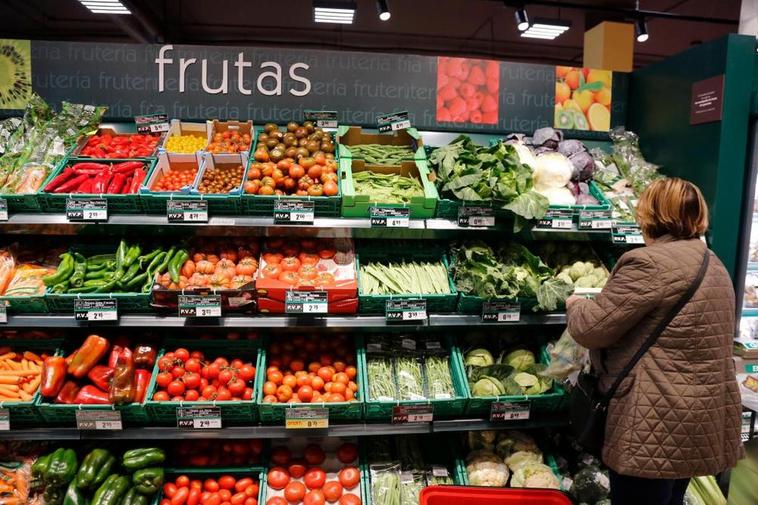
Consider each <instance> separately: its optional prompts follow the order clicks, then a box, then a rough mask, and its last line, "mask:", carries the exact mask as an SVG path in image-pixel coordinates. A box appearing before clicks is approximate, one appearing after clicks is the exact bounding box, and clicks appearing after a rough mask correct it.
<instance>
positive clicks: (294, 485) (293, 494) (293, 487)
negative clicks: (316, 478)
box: [284, 481, 306, 503]
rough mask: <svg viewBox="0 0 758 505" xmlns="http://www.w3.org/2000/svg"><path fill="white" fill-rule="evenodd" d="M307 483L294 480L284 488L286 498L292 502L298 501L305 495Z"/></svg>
mask: <svg viewBox="0 0 758 505" xmlns="http://www.w3.org/2000/svg"><path fill="white" fill-rule="evenodd" d="M305 492H306V491H305V485H304V484H303V483H302V482H297V481H293V482H290V483H289V484H287V487H285V488H284V498H286V499H287V501H288V502H290V503H298V502H300V501H301V500H302V499H303V497H304V496H305Z"/></svg>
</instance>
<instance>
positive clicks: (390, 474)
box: [371, 468, 418, 505]
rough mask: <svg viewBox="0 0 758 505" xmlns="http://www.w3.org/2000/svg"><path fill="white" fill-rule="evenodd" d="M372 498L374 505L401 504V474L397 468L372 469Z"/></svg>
mask: <svg viewBox="0 0 758 505" xmlns="http://www.w3.org/2000/svg"><path fill="white" fill-rule="evenodd" d="M371 498H372V501H373V503H374V505H400V476H399V475H398V474H397V472H396V471H395V470H393V469H384V470H375V469H374V468H372V469H371ZM417 503H418V502H417Z"/></svg>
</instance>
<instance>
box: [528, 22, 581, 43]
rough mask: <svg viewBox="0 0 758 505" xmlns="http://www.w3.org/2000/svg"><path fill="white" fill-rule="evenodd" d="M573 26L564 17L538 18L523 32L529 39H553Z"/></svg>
mask: <svg viewBox="0 0 758 505" xmlns="http://www.w3.org/2000/svg"><path fill="white" fill-rule="evenodd" d="M569 28H571V23H570V22H569V21H563V20H562V19H544V18H536V19H535V20H534V22H533V23H532V24H530V25H529V28H528V29H526V30H525V31H523V32H521V36H522V37H526V38H529V39H544V40H553V39H555V38H556V37H558V36H559V35H562V34H563V33H564V32H566V31H568V29H569Z"/></svg>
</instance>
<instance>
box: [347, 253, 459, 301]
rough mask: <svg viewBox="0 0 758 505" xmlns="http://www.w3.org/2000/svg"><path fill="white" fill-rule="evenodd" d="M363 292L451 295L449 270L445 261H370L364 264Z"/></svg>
mask: <svg viewBox="0 0 758 505" xmlns="http://www.w3.org/2000/svg"><path fill="white" fill-rule="evenodd" d="M360 291H361V294H362V295H403V294H432V295H447V294H450V293H451V291H450V283H449V281H448V277H447V269H446V268H445V264H444V263H442V262H441V261H437V262H427V261H408V262H406V261H400V262H398V263H392V262H379V261H369V262H365V263H361V277H360Z"/></svg>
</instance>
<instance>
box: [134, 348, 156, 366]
mask: <svg viewBox="0 0 758 505" xmlns="http://www.w3.org/2000/svg"><path fill="white" fill-rule="evenodd" d="M157 354H158V350H157V349H156V348H155V346H154V345H151V344H137V346H136V347H135V348H134V365H135V366H137V367H138V368H149V369H152V368H153V365H155V358H156V357H157Z"/></svg>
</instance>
